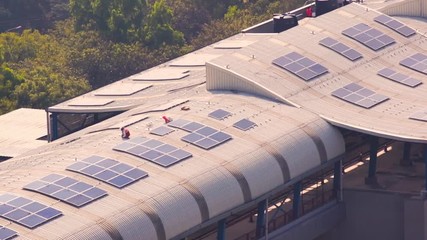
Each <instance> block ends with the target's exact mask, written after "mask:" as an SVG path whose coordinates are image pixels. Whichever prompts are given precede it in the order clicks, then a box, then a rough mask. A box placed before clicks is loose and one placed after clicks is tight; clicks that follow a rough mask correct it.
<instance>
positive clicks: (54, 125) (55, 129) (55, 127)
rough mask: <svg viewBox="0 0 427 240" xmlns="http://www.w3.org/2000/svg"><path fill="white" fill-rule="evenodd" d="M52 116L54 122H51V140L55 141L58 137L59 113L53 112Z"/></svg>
mask: <svg viewBox="0 0 427 240" xmlns="http://www.w3.org/2000/svg"><path fill="white" fill-rule="evenodd" d="M50 116H51V118H50V119H51V122H52V124H51V127H52V130H51V133H52V139H51V141H54V140H56V139H58V113H54V112H53V113H51V114H50Z"/></svg>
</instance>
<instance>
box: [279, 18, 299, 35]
mask: <svg viewBox="0 0 427 240" xmlns="http://www.w3.org/2000/svg"><path fill="white" fill-rule="evenodd" d="M295 26H298V18H297V16H296V15H295V14H286V15H283V14H280V15H276V16H274V17H273V31H274V32H275V33H280V32H283V31H285V30H288V29H290V28H293V27H295Z"/></svg>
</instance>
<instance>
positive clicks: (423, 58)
mask: <svg viewBox="0 0 427 240" xmlns="http://www.w3.org/2000/svg"><path fill="white" fill-rule="evenodd" d="M399 64H400V65H403V66H405V67H407V68H410V69H412V70H415V71H418V72H420V73H424V74H427V55H425V54H422V53H416V54H414V55H412V56H409V57H407V58H405V59H403V60H402V61H400V62H399Z"/></svg>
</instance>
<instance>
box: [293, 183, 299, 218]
mask: <svg viewBox="0 0 427 240" xmlns="http://www.w3.org/2000/svg"><path fill="white" fill-rule="evenodd" d="M300 202H301V182H297V183H295V184H294V199H293V202H292V211H293V213H294V214H293V219H297V218H298V217H299V215H300Z"/></svg>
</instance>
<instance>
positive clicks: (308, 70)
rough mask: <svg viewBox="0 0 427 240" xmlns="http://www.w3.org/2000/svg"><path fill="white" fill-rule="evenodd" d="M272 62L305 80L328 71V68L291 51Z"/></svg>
mask: <svg viewBox="0 0 427 240" xmlns="http://www.w3.org/2000/svg"><path fill="white" fill-rule="evenodd" d="M273 64H275V65H277V66H279V67H281V68H283V69H286V70H287V71H289V72H291V73H293V74H295V75H297V76H298V77H300V78H302V79H304V80H305V81H308V80H311V79H313V78H315V77H318V76H320V75H322V74H324V73H327V72H328V69H327V68H325V67H324V66H322V65H320V64H319V63H316V62H314V61H312V60H310V59H308V58H306V57H304V56H302V55H301V54H299V53H296V52H291V53H288V54H286V55H285V56H282V57H279V58H276V59H274V60H273Z"/></svg>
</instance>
